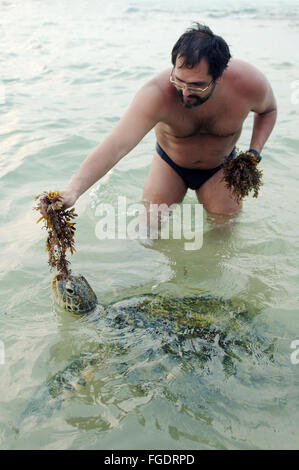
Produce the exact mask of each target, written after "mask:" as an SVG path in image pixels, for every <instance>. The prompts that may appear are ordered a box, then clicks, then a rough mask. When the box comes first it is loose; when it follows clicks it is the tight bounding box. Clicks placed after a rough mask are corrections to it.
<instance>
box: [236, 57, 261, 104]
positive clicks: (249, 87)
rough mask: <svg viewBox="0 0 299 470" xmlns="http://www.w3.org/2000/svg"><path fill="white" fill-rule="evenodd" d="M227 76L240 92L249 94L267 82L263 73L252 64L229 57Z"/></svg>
mask: <svg viewBox="0 0 299 470" xmlns="http://www.w3.org/2000/svg"><path fill="white" fill-rule="evenodd" d="M227 77H228V79H229V81H230V83H231V84H232V86H233V87H234V88H235V89H236V90H237V91H238V92H239V93H241V94H245V95H251V94H255V93H256V92H257V91H258V90H260V89H263V88H264V87H265V85H266V83H267V79H266V77H265V75H264V74H263V73H262V72H261V71H260V70H259V69H258V68H257V67H255V66H254V65H252V64H250V63H249V62H245V61H244V60H240V59H231V60H230V62H229V66H228V69H227Z"/></svg>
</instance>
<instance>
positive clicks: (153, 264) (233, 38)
mask: <svg viewBox="0 0 299 470" xmlns="http://www.w3.org/2000/svg"><path fill="white" fill-rule="evenodd" d="M298 8H299V7H298V3H297V2H292V1H290V0H287V1H284V2H279V1H271V2H270V1H260V2H252V1H251V2H246V1H240V0H236V1H229V2H213V3H212V4H211V3H210V4H208V3H207V2H203V1H201V0H200V1H198V0H197V1H191V0H186V1H185V2H179V1H174V0H172V1H171V2H170V1H168V0H165V1H159V2H158V1H149V0H139V1H137V0H136V1H128V0H122V1H120V0H113V1H111V2H109V3H104V2H98V1H95V0H94V1H92V0H82V1H79V0H78V1H73V2H71V3H70V2H68V1H62V2H59V4H58V3H53V2H49V1H43V2H41V1H37V0H28V1H26V2H21V1H19V0H15V1H13V0H12V1H10V0H1V2H0V35H1V45H2V47H1V55H0V64H1V67H0V93H1V95H0V119H1V122H0V134H1V147H0V148H1V154H0V177H1V185H0V208H1V209H0V220H1V239H0V250H1V251H0V269H1V271H0V276H1V285H0V286H1V290H0V295H1V302H0V341H1V362H0V374H1V375H0V377H1V380H0V447H1V448H2V449H29V448H35V449H89V448H91V449H163V448H167V449H258V448H264V449H278V448H283V449H287V448H290V449H298V447H299V441H298V418H299V412H298V385H299V380H298V376H299V365H296V364H292V362H291V353H292V352H293V350H292V349H291V343H292V341H294V340H296V339H299V328H298V300H299V298H298V281H299V275H298V251H299V242H298V204H299V192H298V169H299V160H298V151H299V142H298V109H299V108H298V107H299V104H298V93H297V94H296V86H297V85H298V83H297V85H296V81H298V80H299V72H298V66H297V64H298V60H299V52H298V48H296V44H298V39H299V15H298V13H299V12H298ZM193 21H200V22H204V23H206V24H208V25H209V26H210V27H211V28H212V29H213V30H214V31H215V32H216V33H217V34H220V35H222V36H223V37H224V38H225V39H226V40H227V42H228V44H229V45H230V47H231V51H232V54H233V56H234V57H238V58H240V59H244V60H247V61H248V62H250V63H252V64H254V65H255V66H257V67H258V68H260V69H261V70H262V71H263V72H264V73H265V74H266V76H267V77H268V79H269V80H270V82H271V84H272V86H273V89H274V92H275V95H276V98H277V102H278V121H277V124H276V127H275V129H274V131H273V133H272V135H271V137H270V139H269V141H268V142H267V144H266V146H265V148H264V150H263V161H262V164H261V168H262V170H263V172H264V186H263V188H262V190H261V194H260V196H259V198H258V199H253V198H251V197H249V198H248V199H247V200H246V201H245V203H244V207H243V209H242V211H241V213H240V215H239V217H238V218H237V219H236V220H235V221H234V223H233V224H231V225H230V224H229V225H228V226H227V225H226V224H224V225H222V226H221V225H220V226H217V225H215V224H214V223H213V221H211V220H210V219H209V217H208V216H207V215H206V214H205V216H204V239H203V246H202V248H201V249H200V250H198V251H195V252H194V251H193V252H187V251H185V250H184V241H183V240H170V241H167V240H157V241H154V243H152V244H151V245H150V246H149V245H145V244H142V243H140V242H138V240H98V239H97V237H96V235H95V227H96V223H97V221H98V218H97V217H96V207H97V206H98V204H99V203H100V202H109V203H112V204H116V201H117V197H118V195H122V196H126V198H127V200H128V201H129V202H132V203H134V202H138V201H140V199H141V194H142V188H143V185H144V182H145V179H146V176H147V173H148V170H149V166H150V163H151V158H152V154H153V150H154V145H155V139H154V134H153V132H150V133H149V134H148V135H147V136H146V137H145V138H144V139H143V141H142V142H141V143H140V144H139V145H138V146H137V147H136V148H135V149H134V150H133V151H132V152H131V153H130V154H129V155H128V156H127V157H125V158H124V159H123V160H122V161H121V162H120V163H119V164H118V165H117V166H116V167H115V168H114V169H113V170H112V171H111V172H110V173H109V174H108V175H107V177H105V178H104V179H103V180H102V181H101V182H100V183H98V184H96V185H95V186H94V187H93V188H92V189H91V191H89V192H87V193H86V194H85V195H84V196H82V198H80V200H79V201H78V204H76V210H77V211H78V213H79V218H78V225H77V236H76V237H77V238H76V246H77V253H76V254H75V255H74V256H73V258H72V266H73V269H74V271H77V272H80V273H82V274H84V275H85V276H86V277H87V279H88V280H89V282H90V283H91V284H92V285H93V287H94V289H95V291H96V293H97V295H98V297H99V300H100V301H101V302H103V303H106V304H107V303H109V302H113V301H115V300H120V299H121V298H125V297H129V296H133V295H135V296H138V295H141V294H143V293H146V292H151V293H158V292H171V293H172V294H174V295H180V296H181V295H188V294H199V295H204V294H208V295H214V296H218V297H223V298H232V297H234V298H237V299H241V300H242V301H246V302H247V303H249V304H250V305H251V306H252V307H253V308H254V309H256V310H257V311H258V312H259V314H258V315H257V316H256V318H255V320H254V323H253V325H252V329H253V330H254V332H255V334H256V335H257V336H258V335H265V336H266V337H267V338H268V340H269V341H270V342H271V341H274V353H273V358H274V359H273V361H272V362H263V361H262V360H258V359H257V358H254V357H253V358H251V359H250V357H247V356H246V357H245V355H244V357H240V358H239V360H237V361H236V365H235V370H234V373H232V374H230V375H225V374H224V371H223V369H222V368H221V367H220V365H219V361H218V360H217V357H216V359H214V360H211V361H209V362H208V363H207V366H206V368H204V369H200V368H199V367H197V362H196V357H195V359H194V357H193V358H191V359H190V362H188V361H186V360H185V358H184V357H182V358H181V360H180V358H176V359H175V360H174V359H173V360H172V359H171V357H168V356H167V355H162V353H161V356H160V357H159V355H158V357H156V359H155V360H156V362H155V363H153V362H151V361H149V362H146V359H145V357H147V356H146V354H147V352H148V351H150V349H151V348H154V349H155V347H156V346H157V344H155V341H154V339H153V338H151V336H150V335H147V334H146V332H144V331H143V333H139V336H138V335H137V336H138V338H137V339H138V340H136V343H134V341H133V338H132V337H128V338H127V341H128V344H126V346H130V348H129V349H128V351H129V352H128V354H127V356H125V358H123V359H122V360H123V364H124V365H123V369H121V367H120V364H119V358H118V356H117V355H115V356H114V355H113V353H112V352H111V351H110V352H109V351H108V350H107V351H108V352H107V353H105V351H106V350H105V347H104V346H105V339H106V342H107V341H108V340H109V341H110V342H111V341H112V342H113V338H114V335H117V334H118V332H117V331H109V332H107V331H105V329H104V330H103V331H101V330H100V329H99V328H96V327H95V326H94V325H93V324H92V323H89V322H87V321H84V319H79V318H78V317H74V316H72V315H70V314H67V313H65V312H60V311H57V309H55V308H54V307H53V305H52V300H51V295H50V281H51V276H52V275H51V274H50V273H49V270H48V266H47V254H46V253H45V238H46V233H45V231H42V230H41V228H40V226H37V225H36V224H35V221H36V220H37V217H38V215H37V213H34V212H33V210H32V207H33V204H34V201H33V198H34V196H35V195H37V194H40V193H41V192H42V191H44V190H55V189H63V188H65V187H66V185H67V183H68V181H69V179H70V178H71V176H72V175H73V174H74V172H75V171H76V169H77V168H78V166H79V164H80V163H81V161H82V160H83V159H84V158H85V156H86V155H87V154H88V153H89V152H90V151H91V149H92V148H94V147H95V146H96V145H97V144H98V143H99V142H101V140H102V139H103V138H104V137H105V136H106V135H108V133H109V132H110V130H111V129H112V128H113V126H114V125H115V123H116V122H117V121H118V120H119V118H120V117H121V115H122V114H123V113H124V111H125V110H126V108H127V107H128V105H129V103H130V102H131V100H132V98H133V96H134V94H135V93H136V91H137V90H138V88H140V87H141V86H142V85H143V84H144V83H145V82H146V81H147V80H149V79H150V78H151V77H153V76H154V75H155V74H157V73H158V72H159V71H161V70H163V69H165V68H168V67H169V66H170V51H171V48H172V46H173V44H174V42H175V41H176V40H177V38H178V37H179V35H180V34H181V33H182V32H183V31H184V30H185V29H186V28H187V27H189V26H190V25H191V23H192V22H193ZM251 128H252V116H249V117H248V119H247V120H246V122H245V125H244V130H243V133H242V136H241V138H240V141H239V147H240V148H243V149H247V148H248V146H249V142H250V135H251ZM195 201H196V199H195V197H194V194H193V193H192V192H188V194H187V196H186V202H189V203H193V202H195ZM136 334H137V333H136ZM140 335H141V336H140ZM142 335H143V336H142ZM109 341H108V342H109ZM97 344H101V345H102V347H104V349H103V352H102V354H103V361H102V366H101V367H100V368H99V371H98V372H97V374H96V375H95V377H93V378H92V379H91V382H90V383H89V385H88V387H87V388H85V389H83V391H81V392H77V393H75V394H73V396H72V397H71V399H70V400H66V401H65V402H64V403H63V404H62V406H55V403H54V405H53V409H52V411H51V413H43V412H42V409H39V408H38V407H37V409H36V410H35V411H34V412H32V415H31V418H30V417H29V419H26V420H23V419H22V417H23V416H24V411H25V410H26V408H27V407H28V404H29V403H31V402H32V401H33V402H34V400H35V397H38V396H39V395H38V393H39V392H38V391H39V390H40V388H41V387H43V384H44V383H45V381H46V379H47V378H48V377H50V376H51V375H53V374H55V373H57V372H58V371H60V370H62V369H63V368H64V367H66V366H67V364H68V363H69V362H70V360H71V358H72V357H76V356H78V355H80V354H81V353H82V351H86V350H89V348H91V346H92V347H96V346H97ZM103 345H104V346H103ZM4 352H5V355H4ZM188 364H189V365H190V367H188ZM36 400H37V399H36Z"/></svg>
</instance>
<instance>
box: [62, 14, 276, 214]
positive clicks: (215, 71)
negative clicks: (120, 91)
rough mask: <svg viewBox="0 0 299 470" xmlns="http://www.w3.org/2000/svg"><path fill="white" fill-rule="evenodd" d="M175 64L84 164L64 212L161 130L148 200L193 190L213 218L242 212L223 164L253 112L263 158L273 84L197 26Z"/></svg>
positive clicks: (175, 198)
mask: <svg viewBox="0 0 299 470" xmlns="http://www.w3.org/2000/svg"><path fill="white" fill-rule="evenodd" d="M172 63H173V68H171V69H168V70H165V71H164V72H162V73H160V74H159V75H158V76H156V77H155V78H153V79H152V80H150V81H149V82H148V83H146V84H145V85H144V86H143V87H142V88H141V89H140V90H139V91H138V92H137V94H136V96H135V98H134V99H133V101H132V103H131V105H130V107H129V108H128V110H127V111H126V113H125V114H124V116H123V117H122V118H121V119H120V121H119V122H118V124H117V125H116V126H115V128H114V129H113V130H112V132H111V133H110V135H108V137H107V138H106V139H105V140H104V141H103V142H102V143H101V144H99V145H98V146H97V147H96V148H95V149H94V150H93V151H92V152H91V153H90V154H89V155H88V157H87V158H86V159H85V160H84V161H83V163H82V165H81V166H80V168H79V169H78V171H77V173H76V174H75V176H74V177H73V179H72V181H71V182H70V184H69V186H68V188H67V189H66V190H65V191H63V193H62V195H63V196H62V202H63V204H64V207H65V208H67V207H70V206H72V205H73V204H75V202H76V200H77V199H78V198H79V196H80V195H81V194H82V193H84V192H85V191H86V190H87V189H88V188H90V187H91V186H92V185H93V184H94V183H95V182H96V181H98V180H99V179H100V178H102V177H103V176H104V175H105V174H106V173H107V172H108V171H109V170H110V169H111V168H112V167H113V166H114V165H116V164H117V162H118V161H119V160H120V159H121V158H123V157H124V156H125V155H127V154H128V153H129V152H130V151H131V150H132V149H133V148H134V147H135V146H136V145H137V144H138V143H139V142H140V141H141V139H142V138H143V137H144V136H145V135H146V134H147V133H148V132H149V131H150V130H151V129H152V128H155V133H156V136H157V147H156V152H155V154H154V157H153V161H152V165H151V168H150V172H149V175H148V177H147V180H146V183H145V187H144V192H143V201H147V202H152V203H156V204H162V203H166V204H167V205H171V204H173V203H179V202H181V201H182V200H183V198H184V196H185V194H186V191H187V189H188V187H189V188H191V189H194V190H195V191H196V194H197V197H198V200H199V202H200V203H201V204H203V207H204V208H205V209H206V210H207V211H208V212H211V213H215V214H232V213H234V212H237V211H238V210H239V209H240V206H238V205H237V203H236V202H235V201H234V199H233V198H232V195H231V193H230V192H229V190H228V189H227V188H226V186H225V183H224V182H223V181H222V178H223V170H222V169H221V164H222V162H223V161H224V159H225V157H226V156H230V157H231V158H233V156H234V147H235V145H236V143H237V141H238V139H239V137H240V135H241V132H242V125H243V122H244V120H245V118H246V117H247V115H248V114H249V112H250V111H253V112H254V113H255V114H254V125H253V131H252V137H251V142H250V145H249V148H250V149H252V150H254V151H255V152H258V153H260V152H261V150H262V148H263V146H264V144H265V142H266V141H267V139H268V137H269V135H270V133H271V131H272V129H273V127H274V124H275V120H276V103H275V98H274V95H273V92H272V89H271V86H270V84H269V82H268V81H267V79H266V78H265V76H264V75H263V74H262V73H261V72H260V71H259V70H257V69H256V68H255V67H253V66H252V65H250V64H248V63H246V62H243V61H241V60H235V59H231V55H230V52H229V48H228V46H227V44H226V42H225V41H224V40H223V39H222V38H221V37H219V36H216V35H214V34H213V32H212V31H211V30H210V28H208V27H207V26H203V25H200V24H198V23H197V24H196V25H195V26H194V27H193V28H190V29H189V30H187V32H186V33H185V34H183V35H182V36H181V37H180V39H179V40H178V41H177V43H176V44H175V46H174V48H173V51H172Z"/></svg>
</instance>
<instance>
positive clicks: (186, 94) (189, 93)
mask: <svg viewBox="0 0 299 470" xmlns="http://www.w3.org/2000/svg"><path fill="white" fill-rule="evenodd" d="M182 91H183V96H186V97H188V96H189V95H191V92H190V90H188V88H183V90H182Z"/></svg>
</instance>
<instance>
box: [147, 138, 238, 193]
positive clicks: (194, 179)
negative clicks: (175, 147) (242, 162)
mask: <svg viewBox="0 0 299 470" xmlns="http://www.w3.org/2000/svg"><path fill="white" fill-rule="evenodd" d="M156 151H157V153H158V155H160V157H161V158H162V159H163V160H164V161H165V162H166V163H168V165H170V166H171V168H173V169H174V170H175V171H176V172H177V174H178V175H179V176H180V177H181V178H182V180H183V181H184V183H185V184H186V186H187V187H188V188H190V189H198V188H200V186H201V185H202V184H204V183H205V182H206V181H207V180H208V179H209V178H211V176H213V175H214V174H215V173H216V172H217V171H218V170H220V169H221V168H222V166H223V163H221V165H219V166H217V167H216V168H211V169H208V170H199V169H196V168H184V167H182V166H179V165H177V164H176V163H174V161H172V160H171V158H169V156H168V155H167V153H165V152H164V150H163V149H162V147H160V145H159V144H158V142H157V144H156ZM235 154H236V149H235V148H234V149H233V150H232V152H231V154H230V155H229V156H228V157H227V159H228V160H230V159H232V158H234V156H235Z"/></svg>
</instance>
